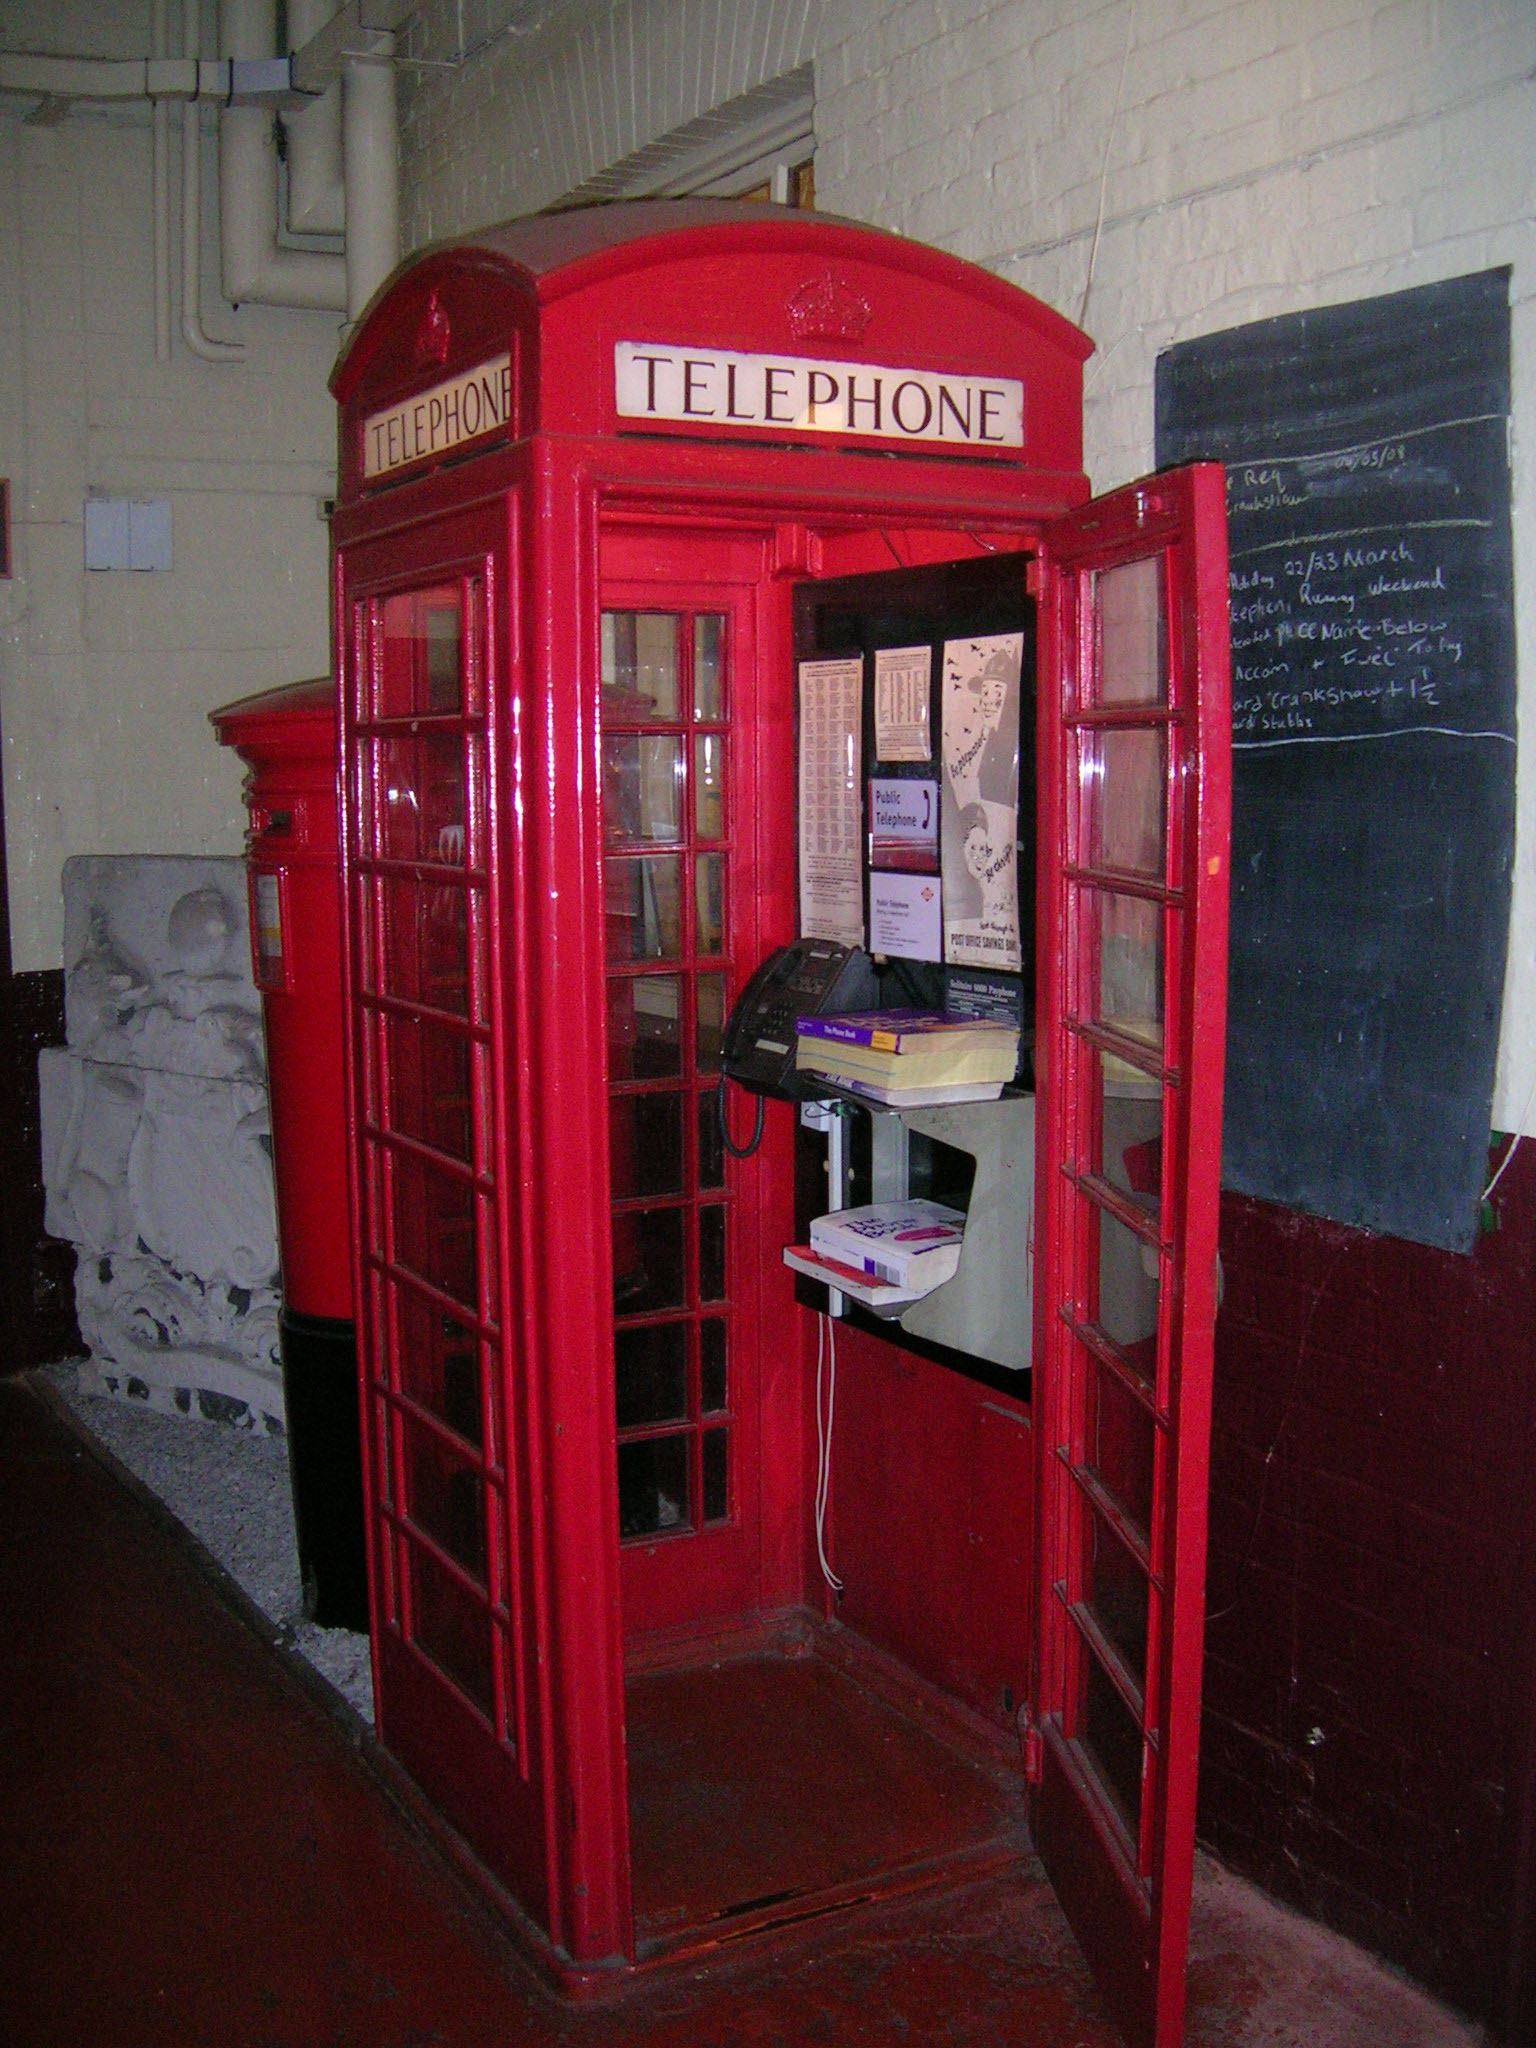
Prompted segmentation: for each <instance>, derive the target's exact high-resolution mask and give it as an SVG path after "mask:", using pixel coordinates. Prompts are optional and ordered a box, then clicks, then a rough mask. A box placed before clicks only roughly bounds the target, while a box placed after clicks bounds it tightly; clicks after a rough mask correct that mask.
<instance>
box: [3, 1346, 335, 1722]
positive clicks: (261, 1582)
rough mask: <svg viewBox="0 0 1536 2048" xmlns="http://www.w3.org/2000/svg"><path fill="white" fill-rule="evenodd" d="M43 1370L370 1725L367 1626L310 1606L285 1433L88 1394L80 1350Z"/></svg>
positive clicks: (75, 1409) (86, 1424) (86, 1423)
mask: <svg viewBox="0 0 1536 2048" xmlns="http://www.w3.org/2000/svg"><path fill="white" fill-rule="evenodd" d="M40 1376H41V1377H42V1378H43V1379H45V1380H46V1381H47V1382H48V1383H49V1384H50V1385H51V1386H52V1387H53V1389H54V1390H55V1392H56V1393H57V1394H58V1395H59V1397H60V1398H61V1399H62V1400H63V1401H64V1403H65V1404H66V1405H67V1406H68V1408H69V1409H70V1410H71V1411H72V1413H73V1414H74V1415H75V1416H76V1417H77V1418H78V1420H79V1421H80V1422H81V1424H82V1425H83V1426H84V1427H85V1428H86V1429H87V1430H88V1431H89V1432H90V1434H91V1435H92V1436H93V1437H94V1438H95V1439H96V1441H97V1442H98V1443H99V1444H101V1445H102V1446H103V1447H104V1448H105V1449H106V1450H108V1451H110V1452H111V1454H112V1456H113V1457H114V1458H116V1459H117V1460H118V1461H119V1463H120V1464H123V1465H125V1466H126V1467H127V1468H128V1470H129V1471H130V1472H131V1473H132V1474H133V1476H134V1477H135V1479H137V1480H138V1481H139V1482H140V1484H141V1485H143V1486H146V1487H148V1489H149V1491H150V1492H151V1493H153V1494H155V1495H157V1496H158V1498H159V1499H160V1500H161V1501H162V1502H163V1503H164V1504H165V1506H166V1507H167V1508H168V1509H169V1511H170V1512H171V1514H172V1515H174V1516H175V1518H176V1520H177V1521H178V1522H180V1523H181V1524H182V1526H183V1527H184V1528H185V1529H188V1530H190V1531H191V1533H192V1535H194V1536H195V1537H196V1538H197V1540H198V1542H199V1543H200V1544H202V1546H203V1548H204V1549H205V1550H206V1551H208V1553H209V1554H210V1555H211V1556H212V1557H213V1558H214V1559H216V1561H217V1562H218V1563H219V1564H221V1565H222V1566H223V1567H224V1569H225V1571H227V1572H228V1573H229V1575H230V1577H231V1578H232V1579H233V1580H234V1581H235V1583H236V1584H237V1585H238V1586H239V1587H240V1589H241V1591H242V1592H243V1593H244V1594H245V1595H246V1597H247V1599H249V1600H250V1601H251V1602H252V1604H253V1605H254V1606H255V1607H257V1608H258V1609H259V1610H260V1612H261V1613H262V1614H263V1615H265V1617H266V1619H267V1620H268V1621H269V1622H270V1623H271V1624H272V1626H273V1627H274V1628H275V1629H276V1630H277V1632H278V1636H279V1638H280V1640H282V1641H283V1642H285V1643H288V1644H290V1645H291V1646H292V1648H294V1649H295V1650H297V1651H298V1653H299V1655H300V1656H301V1657H303V1658H304V1660H305V1662H306V1663H308V1664H310V1665H311V1666H312V1667H313V1668H314V1669H315V1670H316V1671H317V1672H318V1673H319V1674H320V1676H321V1677H322V1678H323V1679H324V1680H325V1682H326V1683H327V1684H328V1685H329V1686H331V1687H332V1688H333V1689H334V1690H335V1691H336V1692H338V1693H340V1695H341V1696H342V1698H343V1699H344V1700H345V1701H346V1702H347V1704H348V1706H350V1707H351V1709H352V1711H353V1712H354V1713H355V1714H357V1715H358V1716H359V1718H360V1719H362V1720H363V1721H364V1722H366V1723H367V1725H368V1726H369V1727H372V1725H373V1678H372V1672H371V1669H370V1666H369V1661H368V1638H367V1636H365V1635H357V1634H355V1633H354V1632H353V1631H352V1630H350V1629H344V1628H319V1627H317V1626H316V1625H315V1623H314V1622H312V1621H308V1620H306V1619H305V1616H304V1598H303V1592H302V1590H301V1587H300V1584H299V1563H298V1550H297V1547H296V1544H295V1540H294V1533H293V1496H292V1493H291V1492H290V1489H289V1483H288V1446H287V1444H286V1443H285V1442H284V1440H283V1438H282V1437H279V1436H263V1435H258V1434H257V1433H256V1432H254V1431H252V1430H240V1429H230V1428H228V1427H227V1426H226V1425H224V1424H222V1423H217V1422H204V1421H200V1420H195V1419H193V1418H191V1417H184V1416H180V1415H159V1414H156V1413H155V1412H154V1411H153V1410H151V1409H149V1408H146V1407H142V1406H140V1404H139V1403H137V1402H135V1401H132V1400H126V1401H121V1400H115V1399H109V1398H106V1397H103V1396H101V1395H97V1394H83V1393H81V1391H80V1388H79V1384H78V1376H77V1373H76V1370H75V1365H74V1363H73V1361H72V1360H66V1361H65V1362H64V1363H63V1364H61V1365H51V1366H46V1367H44V1368H43V1371H42V1373H41V1375H40Z"/></svg>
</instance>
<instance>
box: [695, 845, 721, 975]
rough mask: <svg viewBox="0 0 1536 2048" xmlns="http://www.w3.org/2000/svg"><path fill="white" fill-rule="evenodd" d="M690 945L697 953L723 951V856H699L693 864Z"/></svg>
mask: <svg viewBox="0 0 1536 2048" xmlns="http://www.w3.org/2000/svg"><path fill="white" fill-rule="evenodd" d="M693 876H694V883H693V887H694V920H695V937H694V943H695V944H696V945H697V947H698V950H699V951H700V953H723V952H724V951H725V856H724V854H720V853H701V854H700V855H699V856H698V857H697V859H696V860H695V861H694V864H693Z"/></svg>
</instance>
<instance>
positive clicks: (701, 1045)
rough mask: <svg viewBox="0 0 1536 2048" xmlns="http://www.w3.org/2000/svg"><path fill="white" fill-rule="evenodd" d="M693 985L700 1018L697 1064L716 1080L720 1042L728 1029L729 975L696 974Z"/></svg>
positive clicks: (698, 1067) (702, 1070)
mask: <svg viewBox="0 0 1536 2048" xmlns="http://www.w3.org/2000/svg"><path fill="white" fill-rule="evenodd" d="M693 988H694V1001H695V1003H696V1005H697V1017H698V1038H697V1040H696V1052H695V1059H694V1065H695V1066H696V1067H697V1069H698V1071H699V1072H700V1073H701V1074H708V1075H709V1076H710V1077H711V1079H713V1077H714V1076H715V1075H716V1074H718V1073H719V1071H720V1041H721V1038H722V1037H723V1035H724V1032H725V976H724V975H723V974H700V975H696V976H695V977H694V984H693Z"/></svg>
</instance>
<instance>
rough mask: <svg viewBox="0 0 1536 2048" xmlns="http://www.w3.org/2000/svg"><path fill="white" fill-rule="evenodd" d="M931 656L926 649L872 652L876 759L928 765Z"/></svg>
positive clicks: (930, 742)
mask: <svg viewBox="0 0 1536 2048" xmlns="http://www.w3.org/2000/svg"><path fill="white" fill-rule="evenodd" d="M932 682H933V655H932V653H931V651H930V650H929V649H928V648H926V647H877V648H876V649H875V759H876V760H877V761H927V760H930V759H931V758H932V755H933V735H932V727H931V721H930V717H929V709H928V706H929V697H930V694H931V686H932Z"/></svg>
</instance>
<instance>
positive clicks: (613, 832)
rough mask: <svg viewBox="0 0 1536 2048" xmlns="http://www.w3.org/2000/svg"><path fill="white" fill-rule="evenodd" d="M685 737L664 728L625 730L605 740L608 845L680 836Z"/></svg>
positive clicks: (661, 839)
mask: <svg viewBox="0 0 1536 2048" xmlns="http://www.w3.org/2000/svg"><path fill="white" fill-rule="evenodd" d="M682 790H683V743H682V741H681V740H680V739H675V738H672V737H671V736H669V735H668V734H665V733H621V734H620V735H619V736H618V737H617V738H613V739H605V740H604V741H603V837H604V840H605V842H606V844H607V845H609V846H618V845H636V844H639V843H643V842H645V841H651V842H655V841H658V840H659V841H662V842H664V843H670V842H672V841H673V840H675V839H676V838H677V837H678V819H679V817H680V815H681V812H682Z"/></svg>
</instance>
